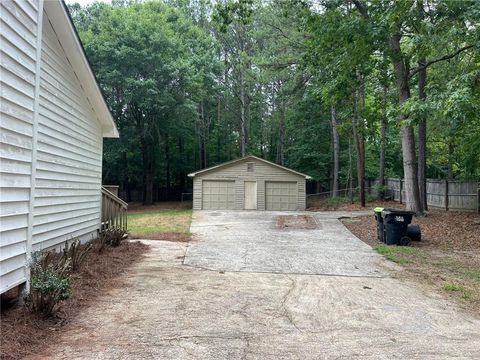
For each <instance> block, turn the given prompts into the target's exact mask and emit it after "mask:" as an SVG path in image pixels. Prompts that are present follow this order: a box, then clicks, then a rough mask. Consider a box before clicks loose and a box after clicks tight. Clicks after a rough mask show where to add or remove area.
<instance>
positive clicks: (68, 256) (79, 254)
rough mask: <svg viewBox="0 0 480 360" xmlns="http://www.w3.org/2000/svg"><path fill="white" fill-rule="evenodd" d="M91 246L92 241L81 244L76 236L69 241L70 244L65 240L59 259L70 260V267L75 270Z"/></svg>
mask: <svg viewBox="0 0 480 360" xmlns="http://www.w3.org/2000/svg"><path fill="white" fill-rule="evenodd" d="M92 247H93V245H92V243H87V244H84V245H82V243H81V242H80V239H78V238H77V239H74V240H73V241H71V242H70V244H69V243H68V241H67V242H65V247H64V248H63V252H62V258H61V261H67V260H70V264H71V269H72V271H73V272H75V271H77V270H78V269H79V268H80V265H81V264H82V262H83V260H85V257H86V256H87V255H88V253H89V252H90V250H91V249H92Z"/></svg>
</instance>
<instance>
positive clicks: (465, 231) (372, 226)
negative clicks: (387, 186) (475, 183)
mask: <svg viewBox="0 0 480 360" xmlns="http://www.w3.org/2000/svg"><path fill="white" fill-rule="evenodd" d="M384 205H385V204H384ZM384 207H393V206H384ZM412 223H414V224H419V225H420V228H421V231H422V241H421V242H418V243H415V244H414V245H415V246H416V247H421V248H429V247H431V248H435V249H442V250H455V251H469V250H475V249H476V250H479V249H480V215H479V214H477V213H473V212H460V211H444V210H437V209H435V210H431V211H430V212H429V213H428V215H427V216H425V217H415V218H414V219H413V221H412ZM344 224H345V226H346V227H347V228H348V229H349V230H350V231H351V232H353V233H354V234H355V235H356V236H357V237H359V238H360V239H362V240H363V241H364V242H366V243H367V244H369V245H372V246H374V245H376V244H378V241H377V225H376V220H375V217H374V215H373V212H372V215H371V216H363V217H360V218H358V221H355V219H354V220H352V221H345V222H344Z"/></svg>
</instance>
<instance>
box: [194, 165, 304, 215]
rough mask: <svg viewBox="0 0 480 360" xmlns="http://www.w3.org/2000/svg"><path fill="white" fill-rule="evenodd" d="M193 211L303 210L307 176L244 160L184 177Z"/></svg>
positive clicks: (282, 167)
mask: <svg viewBox="0 0 480 360" xmlns="http://www.w3.org/2000/svg"><path fill="white" fill-rule="evenodd" d="M188 176H189V177H191V178H193V209H194V210H278V211H295V210H305V181H306V180H307V179H310V177H309V176H308V175H305V174H302V173H299V172H297V171H295V170H292V169H288V168H286V167H284V166H280V165H277V164H274V163H272V162H269V161H266V160H264V159H260V158H258V157H255V156H246V157H244V158H241V159H237V160H233V161H229V162H226V163H223V164H220V165H217V166H213V167H211V168H208V169H203V170H200V171H197V172H194V173H191V174H189V175H188Z"/></svg>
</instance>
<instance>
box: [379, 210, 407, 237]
mask: <svg viewBox="0 0 480 360" xmlns="http://www.w3.org/2000/svg"><path fill="white" fill-rule="evenodd" d="M414 214H415V213H414V212H413V211H407V210H402V209H385V210H383V211H382V218H383V225H384V242H385V243H386V244H387V245H409V244H410V241H411V240H412V239H411V238H410V237H408V236H407V228H408V224H410V223H411V222H412V217H413V215H414Z"/></svg>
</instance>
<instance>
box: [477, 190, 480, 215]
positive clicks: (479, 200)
mask: <svg viewBox="0 0 480 360" xmlns="http://www.w3.org/2000/svg"><path fill="white" fill-rule="evenodd" d="M477 213H479V214H480V187H479V188H478V189H477Z"/></svg>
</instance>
